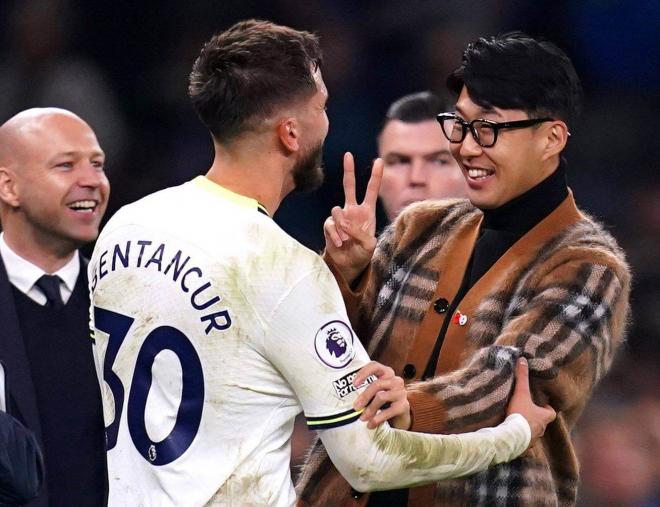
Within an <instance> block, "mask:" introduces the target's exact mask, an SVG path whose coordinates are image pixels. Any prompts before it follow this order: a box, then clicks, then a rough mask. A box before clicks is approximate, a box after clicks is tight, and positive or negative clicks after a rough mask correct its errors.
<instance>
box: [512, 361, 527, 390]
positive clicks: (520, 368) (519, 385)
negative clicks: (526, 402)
mask: <svg viewBox="0 0 660 507" xmlns="http://www.w3.org/2000/svg"><path fill="white" fill-rule="evenodd" d="M516 395H527V396H530V397H531V395H530V394H529V365H528V364H527V359H525V358H524V357H521V358H519V359H518V362H517V363H516V386H515V387H514V390H513V396H516Z"/></svg>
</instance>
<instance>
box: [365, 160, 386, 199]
mask: <svg viewBox="0 0 660 507" xmlns="http://www.w3.org/2000/svg"><path fill="white" fill-rule="evenodd" d="M384 166H385V163H384V162H383V159H381V158H377V159H376V160H374V163H373V165H372V166H371V177H370V178H369V183H367V191H366V192H365V194H364V201H363V202H364V204H368V205H370V206H371V207H372V209H374V210H375V209H376V200H377V199H378V191H379V190H380V182H381V180H382V179H383V167H384Z"/></svg>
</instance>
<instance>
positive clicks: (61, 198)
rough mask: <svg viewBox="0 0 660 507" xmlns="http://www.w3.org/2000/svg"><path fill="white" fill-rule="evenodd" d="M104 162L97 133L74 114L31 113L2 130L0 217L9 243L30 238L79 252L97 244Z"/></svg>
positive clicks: (104, 193) (104, 191)
mask: <svg viewBox="0 0 660 507" xmlns="http://www.w3.org/2000/svg"><path fill="white" fill-rule="evenodd" d="M104 162H105V155H104V153H103V150H101V147H100V146H99V144H98V140H97V139H96V135H95V134H94V131H93V130H92V129H91V128H90V126H89V125H88V124H87V123H85V122H84V121H83V120H82V119H81V118H79V117H78V116H76V115H75V114H73V113H72V112H70V111H66V110H64V109H57V108H39V109H28V110H26V111H23V112H21V113H18V114H17V115H16V116H14V117H12V118H10V119H9V120H8V121H6V122H5V123H4V124H3V125H1V126H0V218H1V219H2V225H3V230H4V231H5V236H6V239H8V244H9V241H11V240H12V238H18V237H25V238H30V237H32V238H35V241H37V240H38V241H39V242H41V243H43V244H44V245H51V244H53V245H57V244H58V243H59V244H60V246H62V245H64V244H65V245H66V248H73V249H75V248H76V247H77V246H79V245H80V244H83V243H86V242H88V241H92V240H94V239H95V238H96V236H97V234H98V226H99V223H100V220H101V217H102V216H103V213H104V212H105V208H106V206H107V199H108V194H109V184H108V180H107V178H106V177H105V173H104V172H103V166H104ZM7 237H8V238H7ZM10 246H11V245H10ZM42 246H43V245H42Z"/></svg>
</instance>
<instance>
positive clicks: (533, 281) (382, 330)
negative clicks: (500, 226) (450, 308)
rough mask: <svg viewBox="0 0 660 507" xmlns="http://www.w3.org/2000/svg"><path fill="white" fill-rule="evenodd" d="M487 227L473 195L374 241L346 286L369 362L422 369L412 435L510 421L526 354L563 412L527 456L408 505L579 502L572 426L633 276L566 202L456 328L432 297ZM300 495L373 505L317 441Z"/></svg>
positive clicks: (486, 279) (617, 324)
mask: <svg viewBox="0 0 660 507" xmlns="http://www.w3.org/2000/svg"><path fill="white" fill-rule="evenodd" d="M482 218H483V215H482V213H481V212H480V211H479V210H477V209H476V208H474V207H473V206H472V205H471V204H470V203H469V202H468V201H465V200H453V201H440V202H425V203H418V204H416V205H413V206H410V207H409V208H407V210H406V211H404V213H402V214H401V216H400V217H399V218H398V219H397V220H396V221H395V222H394V223H393V224H392V225H391V226H390V227H389V228H388V229H386V231H385V232H384V233H383V235H382V236H381V238H380V239H379V243H378V246H377V249H376V252H375V254H374V258H373V259H372V262H371V265H370V267H369V269H368V271H367V273H366V274H365V276H364V277H363V278H362V280H361V283H360V285H359V287H358V288H357V289H356V290H355V291H351V289H350V288H349V287H348V286H347V285H346V283H345V282H344V281H343V280H341V279H339V280H338V281H339V283H340V287H341V288H342V292H343V294H344V297H345V300H346V303H347V308H348V309H349V316H350V317H351V320H352V322H353V324H354V327H355V329H356V331H357V332H358V335H359V336H361V339H362V340H363V341H365V345H366V346H367V348H368V350H369V353H370V355H371V357H372V358H373V359H375V360H378V361H380V362H383V363H385V364H388V365H390V366H392V367H393V368H394V370H395V372H396V373H397V374H398V375H401V376H403V369H404V367H406V366H407V369H408V372H410V371H415V375H414V378H413V379H411V383H410V384H408V389H409V400H410V404H411V410H412V416H413V427H412V430H414V431H420V432H426V433H460V432H466V431H472V430H475V429H478V428H481V427H485V426H493V425H496V424H498V423H499V422H501V421H502V419H503V417H504V414H505V410H506V405H507V402H508V399H509V397H510V394H511V392H512V388H513V369H514V364H515V361H516V359H517V358H518V356H519V355H520V354H521V353H522V354H523V355H524V356H525V357H527V359H528V360H529V366H530V382H531V387H532V392H533V395H534V398H535V401H536V402H537V403H541V404H543V403H550V405H551V406H552V407H553V408H554V409H555V410H556V411H557V413H558V417H557V420H556V421H555V422H554V423H552V424H551V425H550V426H549V427H548V428H547V430H546V433H545V435H544V437H543V438H542V439H540V440H539V441H537V442H536V443H535V444H534V446H533V447H532V448H531V449H529V450H528V451H526V452H525V454H524V455H523V456H522V457H520V458H518V459H516V460H514V461H512V462H510V463H505V464H501V465H498V466H495V467H493V468H491V469H489V470H487V471H485V472H482V473H479V474H476V475H474V476H471V477H468V478H466V479H457V480H452V481H444V482H441V483H438V484H436V485H432V486H426V487H420V488H414V489H411V490H410V498H409V505H410V506H413V505H419V506H425V507H426V506H429V505H438V506H440V505H452V506H456V505H465V506H516V505H535V506H566V505H573V504H574V503H575V501H576V495H577V484H578V464H577V459H576V456H575V452H574V450H573V445H572V442H571V438H570V431H571V428H572V427H573V425H574V424H575V421H576V419H577V418H578V416H579V414H580V412H581V411H582V409H583V407H584V405H585V404H586V402H587V399H588V397H589V395H590V393H591V391H592V389H593V387H594V386H595V384H596V383H597V382H598V380H599V379H600V378H601V377H602V376H603V375H604V374H605V373H606V372H607V370H608V368H609V366H610V364H611V362H612V359H613V356H614V353H615V351H616V349H617V346H618V345H619V344H620V343H621V341H622V340H623V335H624V331H625V327H626V323H627V319H628V296H629V287H630V273H629V269H628V266H627V264H626V261H625V257H624V254H623V252H622V251H621V250H620V248H619V247H618V246H617V244H616V242H615V240H614V239H613V238H612V237H611V236H610V234H608V233H607V232H606V231H605V230H604V229H603V227H602V226H601V225H600V224H598V223H597V222H596V221H595V220H593V219H591V218H589V217H587V216H586V215H584V214H583V213H581V212H580V211H579V210H578V209H577V208H576V206H575V202H574V200H573V197H572V194H571V195H569V196H568V197H567V198H566V199H565V200H564V202H563V203H562V204H560V205H559V206H558V207H557V208H556V209H555V210H554V211H553V212H552V213H551V214H550V215H548V216H547V217H546V218H545V219H543V220H542V221H541V222H540V223H539V224H537V225H536V226H535V227H534V228H532V229H531V230H530V231H528V232H527V233H526V234H525V235H524V236H523V237H522V238H521V239H520V240H519V241H518V242H516V243H515V244H514V245H513V246H512V247H511V248H510V249H509V250H508V251H507V252H506V253H505V254H504V255H503V256H502V257H501V258H500V259H499V260H498V261H497V262H496V263H495V264H494V265H493V266H492V267H491V269H490V270H489V271H488V272H487V273H485V274H484V275H483V276H482V277H481V279H479V280H478V281H477V282H476V284H475V285H474V286H473V287H472V288H471V289H470V290H469V291H468V292H467V293H466V294H465V296H464V297H463V299H462V300H461V301H460V303H459V304H458V307H457V312H460V314H461V315H464V316H465V319H467V320H466V321H465V320H464V321H463V324H461V323H460V321H459V319H458V318H452V317H454V316H447V315H443V314H441V313H438V312H436V311H434V302H435V301H437V300H438V299H439V298H444V299H446V300H448V301H452V300H453V298H454V296H455V295H456V293H457V292H458V289H459V287H460V284H461V281H462V279H463V275H464V273H465V271H466V269H467V265H468V261H469V258H470V256H471V254H472V249H473V247H474V244H475V241H476V239H477V236H478V232H479V227H480V224H481V220H482ZM330 267H331V269H332V265H331V263H330ZM445 317H446V318H451V319H452V321H451V323H450V324H449V328H448V330H447V333H446V335H445V339H444V342H443V345H442V348H441V352H440V357H439V360H438V363H437V365H436V370H435V372H436V376H435V377H434V378H433V379H431V380H428V381H423V382H422V381H419V377H420V375H422V373H423V371H424V369H425V367H426V364H427V362H428V361H429V358H430V355H431V350H432V348H433V346H434V344H435V341H436V338H437V336H438V331H439V329H440V327H441V326H442V323H443V321H444V318H445ZM297 491H298V494H299V498H300V505H315V506H324V507H331V506H337V507H340V506H341V507H344V506H350V505H365V504H366V500H367V497H368V495H362V496H361V495H358V494H356V493H355V492H351V489H350V486H349V485H348V484H347V483H346V482H345V481H344V480H343V478H341V476H340V475H339V473H338V472H337V471H336V469H335V468H334V466H333V465H332V463H331V462H330V460H329V459H328V457H327V454H326V453H325V450H324V449H323V446H322V444H321V443H320V441H318V442H316V444H315V445H314V446H313V447H312V449H311V450H310V454H309V456H308V460H307V463H306V465H305V467H304V469H303V474H302V476H301V479H300V481H299V484H298V486H297Z"/></svg>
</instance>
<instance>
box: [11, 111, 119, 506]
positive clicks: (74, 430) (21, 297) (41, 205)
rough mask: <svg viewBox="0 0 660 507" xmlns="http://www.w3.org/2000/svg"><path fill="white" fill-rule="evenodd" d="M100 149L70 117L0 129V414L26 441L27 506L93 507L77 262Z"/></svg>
mask: <svg viewBox="0 0 660 507" xmlns="http://www.w3.org/2000/svg"><path fill="white" fill-rule="evenodd" d="M104 163H105V156H104V153H103V150H101V147H100V146H99V144H98V141H97V139H96V135H95V134H94V131H93V130H92V129H91V128H90V127H89V125H87V123H85V122H84V121H83V120H82V119H80V118H79V117H78V116H76V115H75V114H73V113H71V112H69V111H66V110H62V109H55V108H45V109H28V110H26V111H23V112H21V113H18V114H17V115H16V116H14V117H12V118H11V119H9V120H8V121H7V122H5V123H4V124H3V125H2V126H0V221H1V222H2V229H3V232H2V234H1V235H0V325H1V326H2V333H1V334H0V360H2V362H3V363H4V369H5V379H6V382H7V386H8V399H7V411H8V412H9V413H10V414H11V415H13V416H15V417H16V418H17V419H18V420H20V421H21V422H23V423H24V424H25V425H26V426H27V427H28V428H29V429H30V430H31V431H33V432H34V434H35V435H36V437H37V440H38V442H39V444H40V447H41V449H42V450H43V454H44V460H45V466H46V485H45V486H44V488H43V489H42V492H41V494H40V495H39V497H38V498H37V499H36V500H34V501H33V502H32V503H30V504H29V505H30V506H50V507H56V506H62V507H65V506H66V507H70V506H72V505H76V506H90V507H91V506H101V505H104V503H105V490H106V465H105V452H104V432H103V415H102V410H101V396H100V391H99V383H98V379H97V376H96V371H95V367H94V360H93V355H92V343H91V340H90V338H89V293H88V284H87V274H86V261H85V260H84V259H83V258H82V257H81V254H80V253H79V252H78V248H80V247H81V246H83V245H85V244H86V243H89V242H91V241H94V239H96V236H97V234H98V228H99V223H100V221H101V218H102V217H103V213H104V212H105V209H106V205H107V202H108V195H109V190H110V189H109V184H108V180H107V178H106V176H105V173H104V171H103V168H104Z"/></svg>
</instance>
